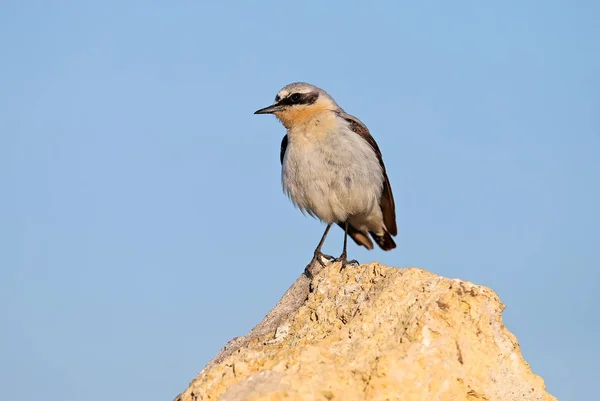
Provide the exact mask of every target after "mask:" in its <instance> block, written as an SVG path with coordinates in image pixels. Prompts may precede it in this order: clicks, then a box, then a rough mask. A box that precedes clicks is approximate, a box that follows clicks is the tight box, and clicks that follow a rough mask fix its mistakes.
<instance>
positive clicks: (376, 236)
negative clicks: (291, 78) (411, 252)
mask: <svg viewBox="0 0 600 401" xmlns="http://www.w3.org/2000/svg"><path fill="white" fill-rule="evenodd" d="M254 114H274V115H275V117H277V119H278V120H279V121H280V122H281V123H282V124H283V126H284V127H285V128H286V130H287V134H286V135H285V136H284V137H283V139H282V141H281V152H280V162H281V165H282V169H281V180H282V186H283V190H284V192H285V193H286V195H287V196H288V197H289V198H290V200H291V201H292V203H293V204H294V205H295V206H296V207H298V208H299V209H300V210H301V211H302V213H308V214H309V215H311V216H313V217H317V218H318V219H320V220H321V221H323V222H324V223H326V224H327V227H326V228H325V232H324V233H323V236H322V238H321V241H320V242H319V244H318V246H317V248H316V249H315V251H314V256H313V259H312V261H311V264H312V263H314V262H315V261H318V262H319V263H320V264H321V265H322V266H324V263H323V261H322V257H324V258H326V259H328V260H330V261H336V262H338V261H339V262H341V263H342V266H343V267H344V266H346V265H347V264H350V263H358V262H356V261H355V260H351V261H348V259H347V252H346V245H347V238H348V235H350V237H351V238H352V239H353V240H354V241H355V242H356V243H357V244H358V245H362V246H364V247H366V248H367V249H373V242H372V241H371V238H369V235H370V236H371V237H372V238H373V240H374V241H375V242H376V243H377V245H379V247H380V248H381V249H383V250H385V251H389V250H391V249H393V248H395V247H396V243H395V242H394V240H393V239H392V236H395V235H396V234H397V228H396V212H395V205H394V196H393V194H392V188H391V186H390V182H389V180H388V177H387V173H386V170H385V165H384V164H383V159H382V156H381V151H380V150H379V147H378V146H377V143H376V142H375V139H373V137H372V136H371V134H370V133H369V130H368V129H367V127H366V126H365V125H364V124H363V123H362V122H361V121H360V120H359V119H358V118H356V117H354V116H352V115H350V114H348V113H346V112H345V111H344V110H343V109H342V108H341V107H340V106H338V104H337V103H336V102H335V100H333V98H332V97H331V96H330V95H329V94H328V93H327V92H325V91H324V90H323V89H320V88H317V87H316V86H313V85H310V84H308V83H304V82H295V83H291V84H289V85H287V86H285V87H284V88H283V89H281V90H280V91H279V93H278V94H277V96H276V97H275V102H274V103H273V104H272V105H270V106H268V107H265V108H262V109H260V110H257V111H255V112H254ZM334 223H335V224H337V225H339V226H340V227H341V228H342V229H343V230H344V248H343V251H342V254H341V256H340V257H339V258H334V257H332V256H329V255H325V254H323V253H322V252H321V247H322V246H323V243H324V242H325V238H326V237H327V233H328V232H329V229H330V228H331V226H332V224H334ZM311 264H309V266H310V265H311Z"/></svg>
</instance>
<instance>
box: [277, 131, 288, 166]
mask: <svg viewBox="0 0 600 401" xmlns="http://www.w3.org/2000/svg"><path fill="white" fill-rule="evenodd" d="M287 145H288V137H287V134H286V135H284V136H283V138H282V139H281V150H280V151H279V161H280V162H281V164H283V156H285V150H286V149H287Z"/></svg>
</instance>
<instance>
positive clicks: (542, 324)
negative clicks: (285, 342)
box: [0, 0, 600, 401]
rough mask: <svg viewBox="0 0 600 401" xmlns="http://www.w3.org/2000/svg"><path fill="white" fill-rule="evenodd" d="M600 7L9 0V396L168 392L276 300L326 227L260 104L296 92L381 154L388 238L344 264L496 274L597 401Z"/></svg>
mask: <svg viewBox="0 0 600 401" xmlns="http://www.w3.org/2000/svg"><path fill="white" fill-rule="evenodd" d="M51 3H53V4H51ZM599 12H600V5H599V3H597V2H592V1H577V2H567V1H531V2H501V4H500V3H497V4H492V3H491V2H485V4H483V3H482V2H473V1H469V2H458V3H457V2H452V3H450V2H442V1H437V2H435V1H434V2H428V3H423V2H379V3H374V2H371V4H367V3H366V2H365V3H358V2H345V3H344V5H341V3H338V4H337V5H336V4H334V3H333V2H330V3H322V2H316V1H306V2H302V3H297V2H295V3H294V2H271V1H265V2H261V3H260V4H258V3H256V4H253V3H251V2H241V1H238V2H220V3H218V4H217V3H216V2H215V3H214V4H211V5H208V4H203V2H198V1H179V2H167V1H163V2H157V1H129V2H118V1H112V0H106V1H102V2H89V1H77V2H75V1H71V2H42V1H29V2H21V1H4V2H2V5H1V6H0V47H1V48H2V62H0V110H1V115H2V116H1V118H0V187H1V188H2V196H1V197H0V324H1V327H2V330H1V331H0V398H2V399H7V400H9V399H17V398H20V397H22V395H23V394H27V397H28V398H31V399H44V400H50V401H55V400H56V401H67V400H81V399H85V400H90V401H93V400H106V399H113V398H115V397H117V398H119V399H121V398H122V399H125V398H132V399H145V400H165V399H166V400H171V399H172V397H174V396H175V395H176V394H177V393H178V392H180V391H182V390H183V389H184V388H185V387H186V386H187V384H188V382H189V381H190V380H191V379H192V378H193V377H194V376H195V375H196V374H197V373H198V372H199V371H200V370H201V369H202V367H203V366H204V364H205V363H206V362H207V361H208V360H209V359H210V358H211V357H212V356H213V355H215V354H216V353H217V352H218V351H219V349H220V348H221V347H222V346H223V345H224V344H225V343H226V342H227V341H228V340H229V339H230V338H232V337H234V336H237V335H241V334H244V333H246V332H247V331H248V330H249V329H251V328H252V327H253V326H254V325H255V324H256V323H258V322H259V321H260V320H261V319H262V317H263V316H264V315H265V314H266V313H267V312H268V311H269V309H270V308H271V307H272V306H274V305H275V303H276V302H277V300H278V299H279V298H280V296H281V295H282V294H283V293H284V292H285V290H286V289H287V288H288V286H289V285H290V284H291V283H292V282H293V281H294V280H295V279H296V278H297V277H298V275H299V274H300V273H301V272H302V270H303V268H304V266H305V264H306V263H308V261H309V260H310V258H311V256H312V251H313V249H314V247H315V245H316V243H317V242H318V240H319V238H320V236H321V234H322V231H323V228H324V226H323V225H322V224H321V223H320V222H318V221H316V220H314V219H312V218H309V217H304V216H303V215H302V214H301V213H300V212H299V211H298V210H296V209H294V207H293V206H292V205H291V203H290V202H289V201H288V200H287V199H286V198H285V196H284V195H283V193H282V191H281V185H280V165H279V143H280V140H281V137H282V135H283V134H284V131H283V127H282V126H281V125H280V124H279V123H278V122H277V121H276V120H275V118H274V117H271V116H255V115H253V114H252V113H253V112H254V110H256V109H258V108H260V107H263V106H266V105H268V104H269V103H270V102H272V100H273V98H274V97H275V94H276V93H277V91H278V90H279V89H280V88H281V87H283V86H284V85H285V84H287V83H289V82H293V81H307V82H311V83H313V84H316V85H318V86H321V87H323V88H324V89H325V90H327V91H328V92H329V93H330V94H332V95H333V96H334V97H335V98H336V100H337V101H338V102H339V103H340V105H341V106H342V107H344V108H345V109H346V111H348V112H349V113H352V114H355V115H357V116H358V117H359V118H360V119H361V120H362V121H363V122H365V123H366V124H367V125H368V126H369V128H370V130H371V132H372V133H373V135H374V137H375V138H376V140H377V141H378V143H379V145H380V147H381V149H382V151H383V156H384V160H385V163H386V165H387V168H388V171H389V176H390V180H391V184H392V187H393V190H394V193H395V197H396V206H397V210H396V213H397V218H398V229H399V234H398V236H397V237H396V242H397V243H398V248H396V249H395V250H394V251H393V252H383V251H380V250H375V251H370V252H369V251H366V250H365V249H364V248H360V249H359V248H358V247H356V246H355V245H354V244H351V245H350V248H349V253H350V255H349V256H350V257H351V258H357V259H358V260H359V261H361V262H371V261H380V262H383V263H386V264H388V265H392V266H398V267H405V266H418V267H422V268H425V269H428V270H430V271H432V272H434V273H437V274H440V275H443V276H446V277H459V278H462V279H465V280H469V281H472V282H474V283H477V284H483V285H486V286H489V287H491V288H492V289H494V290H495V291H496V292H497V293H498V294H499V296H500V297H501V299H502V301H503V302H504V303H505V304H506V310H505V312H504V315H503V316H504V321H505V323H506V325H507V326H508V328H509V329H510V330H511V331H512V332H513V333H515V335H516V336H517V337H518V339H519V342H520V345H521V347H522V352H523V354H524V357H525V359H526V360H527V361H528V362H529V363H530V364H531V366H532V369H533V371H534V372H535V373H537V374H540V375H541V376H542V377H543V378H544V379H545V381H546V384H547V387H548V390H549V391H550V392H551V393H552V394H554V395H555V396H557V397H558V398H559V399H561V400H578V399H585V398H589V397H591V395H592V394H596V393H597V392H596V391H595V387H594V384H595V383H597V382H598V380H600V370H598V365H597V360H598V356H599V355H600V345H599V343H598V341H597V339H598V336H599V335H600V333H599V332H600V314H599V313H598V309H597V297H596V294H597V292H598V291H600V272H599V271H600V269H599V268H600V256H599V252H598V249H597V248H598V244H600V228H599V224H600V214H599V212H598V205H600V187H599V185H598V184H599V182H600V161H599V154H600V113H599V110H600V78H599V75H598V71H600V41H599V40H598V38H600V25H598V23H597V21H598V15H599ZM341 245H342V235H341V230H339V229H335V230H332V234H331V235H330V236H329V238H328V241H327V243H326V245H325V248H324V250H325V251H326V252H328V253H333V254H339V252H340V250H341Z"/></svg>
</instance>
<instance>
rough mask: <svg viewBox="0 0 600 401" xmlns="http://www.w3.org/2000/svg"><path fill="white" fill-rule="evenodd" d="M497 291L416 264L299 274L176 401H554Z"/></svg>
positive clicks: (335, 266) (350, 267)
mask: <svg viewBox="0 0 600 401" xmlns="http://www.w3.org/2000/svg"><path fill="white" fill-rule="evenodd" d="M503 309H504V305H503V304H502V303H501V301H500V300H499V299H498V296H497V295H496V294H495V293H494V292H493V291H492V290H490V289H489V288H486V287H482V286H478V285H474V284H472V283H470V282H467V281H462V280H458V279H448V278H443V277H439V276H436V275H434V274H432V273H429V272H427V271H425V270H422V269H417V268H406V269H399V268H390V267H386V266H383V265H381V264H377V263H373V264H369V265H361V266H347V267H346V268H344V269H342V270H340V266H339V265H338V264H333V265H329V266H328V267H327V268H325V269H323V270H322V271H321V272H319V273H317V274H315V276H314V278H313V279H312V280H309V279H308V278H307V277H306V276H305V275H302V276H301V277H300V278H299V279H298V281H297V282H296V283H294V284H293V285H292V287H290V289H289V290H288V291H287V293H286V294H285V295H284V296H283V298H282V299H281V301H280V302H279V304H278V305H277V306H276V307H275V308H274V309H273V310H272V311H271V312H270V313H269V314H268V315H267V316H266V317H265V319H264V320H263V322H261V323H260V324H259V325H258V326H257V327H255V328H254V329H253V330H252V331H251V332H250V333H248V334H247V335H246V336H244V337H238V338H236V339H234V340H232V341H230V342H229V343H228V344H227V345H226V346H225V348H223V349H222V350H221V352H220V354H219V355H217V356H216V357H215V358H214V359H213V360H212V361H210V362H209V363H208V365H207V366H206V367H205V368H204V370H202V372H200V374H199V375H198V376H197V377H196V378H195V379H194V380H193V381H192V383H191V384H190V386H189V388H188V389H187V390H185V391H184V392H183V393H181V394H180V395H179V396H177V397H176V400H178V401H200V400H220V401H230V400H236V401H237V400H248V401H250V400H345V401H351V400H406V401H409V400H424V401H425V400H427V401H428V400H453V401H458V400H470V401H475V400H489V401H492V400H519V401H524V400H554V399H555V398H554V397H552V396H551V395H550V394H548V393H547V392H546V391H545V386H544V382H543V380H542V378H540V377H539V376H537V375H535V374H533V373H532V372H531V370H530V367H529V365H528V364H527V362H525V360H524V359H523V357H522V355H521V352H520V349H519V344H518V342H517V339H516V338H515V336H514V335H513V334H511V333H510V332H509V331H508V330H507V328H506V327H505V326H504V324H503V323H502V317H501V313H502V310H503Z"/></svg>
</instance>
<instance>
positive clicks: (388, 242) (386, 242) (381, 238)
mask: <svg viewBox="0 0 600 401" xmlns="http://www.w3.org/2000/svg"><path fill="white" fill-rule="evenodd" d="M369 234H371V237H373V239H374V240H375V242H376V243H377V245H379V247H380V248H381V249H383V250H384V251H391V250H392V249H394V248H395V247H396V243H395V242H394V239H393V238H392V236H391V235H390V233H388V232H387V231H384V232H383V235H377V234H375V233H374V232H372V231H369Z"/></svg>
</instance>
